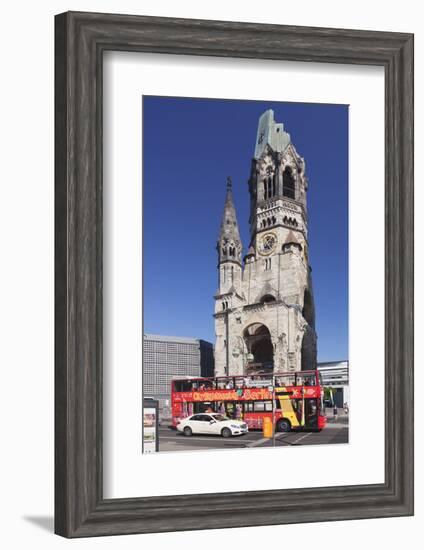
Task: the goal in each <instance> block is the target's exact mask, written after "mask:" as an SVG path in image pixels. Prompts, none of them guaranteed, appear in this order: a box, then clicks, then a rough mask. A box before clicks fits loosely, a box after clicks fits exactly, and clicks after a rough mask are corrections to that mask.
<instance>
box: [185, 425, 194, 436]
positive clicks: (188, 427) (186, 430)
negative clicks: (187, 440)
mask: <svg viewBox="0 0 424 550" xmlns="http://www.w3.org/2000/svg"><path fill="white" fill-rule="evenodd" d="M184 435H186V436H187V437H190V436H191V435H193V430H192V429H191V428H190V426H186V427H185V428H184Z"/></svg>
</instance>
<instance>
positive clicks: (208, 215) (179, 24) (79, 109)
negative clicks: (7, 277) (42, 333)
mask: <svg viewBox="0 0 424 550" xmlns="http://www.w3.org/2000/svg"><path fill="white" fill-rule="evenodd" d="M55 63H56V65H55V69H56V167H55V170H56V171H55V176H56V187H55V189H56V218H55V229H56V260H55V266H56V342H55V344H56V359H55V364H56V367H55V389H56V402H55V411H56V414H55V433H56V447H55V453H56V455H55V456H56V462H55V464H56V474H55V479H56V485H55V518H56V520H55V522H56V532H57V533H58V534H60V535H62V536H66V537H84V536H100V535H112V534H126V533H147V532H163V531H177V530H192V529H210V528H224V527H242V526H253V525H272V524H283V523H299V522H311V521H328V520H342V519H358V518H373V517H392V516H401V515H412V514H413V36H412V35H409V34H400V33H387V32H384V33H383V32H377V31H373V32H370V31H354V30H341V29H322V28H306V27H287V26H280V25H259V24H252V23H249V24H247V23H233V22H217V21H199V20H183V19H167V18H155V17H140V16H128V15H107V14H95V13H76V12H69V13H65V14H61V15H58V16H57V17H56V61H55ZM359 461H360V463H361V464H363V466H364V467H362V468H357V467H356V465H357V464H358V463H359ZM324 503H325V506H324Z"/></svg>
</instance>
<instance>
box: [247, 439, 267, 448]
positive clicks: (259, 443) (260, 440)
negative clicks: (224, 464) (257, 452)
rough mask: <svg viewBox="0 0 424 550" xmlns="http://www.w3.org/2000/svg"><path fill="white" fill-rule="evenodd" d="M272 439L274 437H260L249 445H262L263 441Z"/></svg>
mask: <svg viewBox="0 0 424 550" xmlns="http://www.w3.org/2000/svg"><path fill="white" fill-rule="evenodd" d="M271 440H272V437H263V438H262V439H258V440H257V441H255V442H254V443H252V444H251V445H249V447H258V446H259V445H262V443H265V441H271Z"/></svg>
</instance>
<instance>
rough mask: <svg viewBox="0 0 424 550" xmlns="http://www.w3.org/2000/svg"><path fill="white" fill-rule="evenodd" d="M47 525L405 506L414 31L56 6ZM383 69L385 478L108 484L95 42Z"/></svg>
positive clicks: (129, 525) (409, 434)
mask: <svg viewBox="0 0 424 550" xmlns="http://www.w3.org/2000/svg"><path fill="white" fill-rule="evenodd" d="M55 25H56V29H55V30H56V38H55V48H56V58H55V72H56V81H55V93H56V101H55V114H56V119H55V131H56V145H55V154H56V161H55V181H56V183H55V209H56V214H55V232H56V240H55V255H56V258H55V283H56V290H55V293H56V294H55V299H56V306H55V322H56V332H55V391H56V399H55V438H56V447H55V531H56V533H57V534H59V535H62V536H65V537H85V536H99V535H117V534H126V533H148V532H164V531H180V530H192V529H212V528H224V527H227V528H228V527H242V526H254V525H271V524H284V523H301V522H317V521H329V520H346V519H359V518H376V517H393V516H406V515H412V514H413V428H414V427H413V416H412V415H413V413H412V411H413V35H411V34H404V33H402V34H401V33H393V32H374V31H372V32H371V31H357V30H341V29H325V28H307V27H292V26H279V25H263V24H253V23H233V22H222V21H200V20H187V19H169V18H157V17H142V16H128V15H108V14H96V13H73V12H68V13H64V14H60V15H58V16H56V21H55ZM106 50H125V51H136V52H158V53H172V54H190V55H203V56H206V55H207V56H224V57H235V58H252V59H277V60H292V61H311V62H321V63H344V64H363V65H379V66H383V67H384V70H385V158H386V160H385V316H386V324H385V482H384V483H381V484H373V485H357V486H343V487H340V486H336V487H320V488H302V489H285V490H266V491H248V492H237V493H217V494H188V495H182V496H166V497H140V498H129V499H109V500H105V499H104V498H103V490H102V467H103V456H102V415H103V411H102V359H103V358H102V55H103V52H105V51H106Z"/></svg>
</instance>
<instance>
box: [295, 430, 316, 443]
mask: <svg viewBox="0 0 424 550" xmlns="http://www.w3.org/2000/svg"><path fill="white" fill-rule="evenodd" d="M311 433H312V432H308V433H306V434H303V435H301V436H300V437H298V438H297V439H295V440H294V441H290V444H291V445H296V444H297V443H298V442H299V441H301V440H302V439H305V437H308V435H311Z"/></svg>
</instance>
